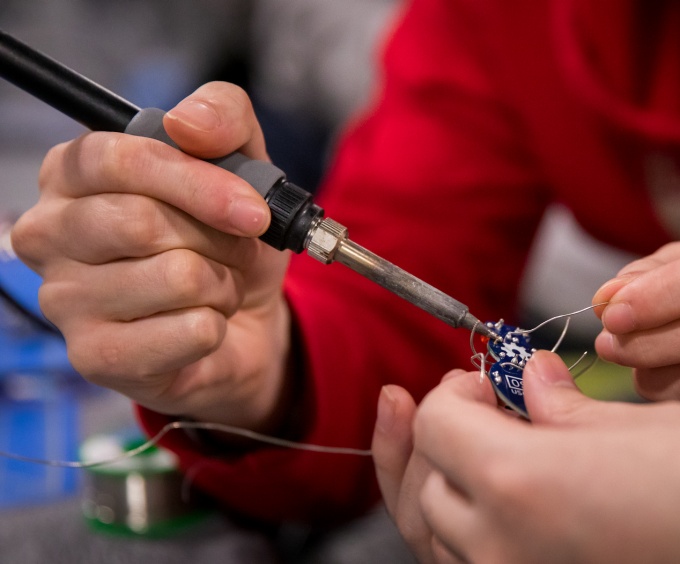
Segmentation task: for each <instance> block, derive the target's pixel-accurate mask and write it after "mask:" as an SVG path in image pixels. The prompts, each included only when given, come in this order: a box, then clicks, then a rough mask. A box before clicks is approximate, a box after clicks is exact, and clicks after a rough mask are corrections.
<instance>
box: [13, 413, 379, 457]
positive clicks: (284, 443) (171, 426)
mask: <svg viewBox="0 0 680 564" xmlns="http://www.w3.org/2000/svg"><path fill="white" fill-rule="evenodd" d="M175 429H203V430H206V431H218V432H221V433H229V434H232V435H239V436H242V437H246V438H249V439H253V440H256V441H260V442H263V443H269V444H272V445H276V446H281V447H286V448H294V449H298V450H307V451H312V452H321V453H329V454H350V455H355V456H372V455H373V453H372V451H371V450H362V449H356V448H346V447H329V446H321V445H313V444H308V443H297V442H294V441H289V440H286V439H280V438H278V437H271V436H269V435H263V434H262V433H256V432H255V431H251V430H249V429H243V428H241V427H234V426H232V425H224V424H222V423H204V422H200V421H171V422H170V423H167V424H166V425H164V426H163V428H162V429H161V430H160V431H158V433H156V434H155V435H154V436H153V437H151V438H150V439H149V440H148V441H146V442H145V443H143V444H141V445H139V446H138V447H136V448H133V449H130V450H128V451H126V452H125V453H124V454H121V455H120V456H116V457H113V458H109V459H106V460H97V461H92V462H76V461H69V460H45V459H42V458H33V457H30V456H23V455H21V454H14V453H10V452H2V451H0V456H2V457H5V458H10V459H12V460H19V461H21V462H30V463H33V464H42V465H44V466H55V467H59V468H96V467H98V466H107V465H109V464H115V463H116V462H120V461H122V460H127V459H128V458H132V457H133V456H137V455H138V454H142V453H143V452H145V451H147V450H148V449H150V448H151V447H152V446H155V445H156V444H157V443H158V442H159V441H160V440H161V439H162V438H163V437H164V436H165V435H167V434H168V433H169V432H170V431H173V430H175Z"/></svg>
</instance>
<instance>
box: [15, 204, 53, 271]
mask: <svg viewBox="0 0 680 564" xmlns="http://www.w3.org/2000/svg"><path fill="white" fill-rule="evenodd" d="M38 215H39V214H38V213H37V212H36V211H35V208H33V209H31V210H29V211H27V212H26V213H24V214H23V215H22V216H21V217H20V218H19V219H18V220H17V222H16V223H15V224H14V226H13V227H12V231H11V232H10V243H11V245H12V250H13V251H14V253H16V255H17V256H18V257H19V258H20V259H21V260H23V261H24V262H25V263H27V264H28V265H30V266H32V267H36V266H37V265H39V264H40V263H41V262H42V260H41V258H42V256H43V254H44V253H45V252H46V249H47V248H48V245H47V244H46V243H47V241H46V237H45V232H44V231H45V230H44V229H43V228H42V226H43V222H41V221H40V220H39V218H38Z"/></svg>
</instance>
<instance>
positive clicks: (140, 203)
mask: <svg viewBox="0 0 680 564" xmlns="http://www.w3.org/2000/svg"><path fill="white" fill-rule="evenodd" d="M126 204H127V205H126ZM115 208H116V213H115V215H114V217H116V218H118V219H117V221H118V225H119V227H118V230H119V237H120V244H121V245H122V246H123V248H125V249H129V250H135V251H136V253H147V252H148V253H153V252H154V251H157V250H160V249H159V243H160V241H161V239H162V236H163V231H164V230H163V226H162V215H161V214H160V213H159V209H158V206H157V205H156V204H155V203H154V202H153V201H152V200H150V199H148V198H145V197H135V196H133V197H132V198H131V199H126V200H125V201H119V202H118V203H117V204H115Z"/></svg>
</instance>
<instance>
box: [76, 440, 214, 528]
mask: <svg viewBox="0 0 680 564" xmlns="http://www.w3.org/2000/svg"><path fill="white" fill-rule="evenodd" d="M143 443H144V439H141V438H125V437H123V436H119V435H97V436H94V437H91V438H90V439H88V440H86V441H85V442H84V443H83V444H82V446H81V448H80V459H81V461H82V462H85V463H89V462H94V461H99V460H112V459H116V458H118V457H121V456H122V455H124V454H125V452H128V451H130V450H132V449H134V448H136V447H138V446H139V445H141V444H143ZM183 481H184V478H183V476H182V474H180V472H179V471H178V466H177V460H176V457H175V456H174V455H173V454H172V453H171V452H169V451H167V450H165V449H162V448H160V447H151V448H149V449H147V450H145V451H144V452H143V453H141V454H138V455H136V456H133V457H130V458H124V459H122V460H117V461H116V462H114V463H111V464H105V465H102V466H96V467H93V468H88V469H87V476H86V485H85V488H84V492H83V499H82V510H83V515H84V516H85V519H86V521H87V522H88V524H89V525H90V526H91V527H93V528H94V529H95V530H97V531H101V532H106V533H111V534H122V535H131V536H147V537H163V536H171V535H174V534H176V533H177V532H179V531H181V530H184V529H185V528H187V527H190V526H193V525H196V524H197V523H198V522H200V521H202V520H203V519H205V517H206V516H207V514H208V513H207V511H206V510H205V509H203V508H201V507H199V504H198V503H196V502H195V501H191V500H187V499H184V495H183ZM185 489H186V488H185Z"/></svg>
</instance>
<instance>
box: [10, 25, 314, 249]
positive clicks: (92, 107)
mask: <svg viewBox="0 0 680 564" xmlns="http://www.w3.org/2000/svg"><path fill="white" fill-rule="evenodd" d="M0 76H2V77H3V78H5V79H6V80H8V81H9V82H11V83H13V84H15V85H16V86H18V87H19V88H21V89H23V90H25V91H26V92H28V93H30V94H32V95H33V96H35V97H36V98H38V99H40V100H42V101H43V102H46V103H47V104H49V105H51V106H52V107H54V108H56V109H57V110H59V111H60V112H62V113H64V114H66V115H67V116H69V117H71V118H72V119H74V120H76V121H77V122H78V123H80V124H82V125H84V126H85V127H87V128H89V129H92V130H95V131H117V132H125V133H130V134H133V135H140V136H143V137H151V138H154V139H159V140H161V141H164V142H165V143H168V144H170V145H172V146H175V147H176V145H175V143H173V142H172V140H171V139H170V137H169V136H168V135H167V133H166V132H165V130H164V129H163V115H164V112H163V111H162V110H158V109H156V108H146V109H143V110H140V109H139V108H138V107H137V106H135V105H134V104H132V103H130V102H128V101H127V100H125V99H124V98H121V97H120V96H118V95H117V94H114V93H113V92H111V91H110V90H107V89H106V88H104V87H103V86H101V85H99V84H97V83H95V82H93V81H91V80H89V79H87V78H85V77H84V76H82V75H81V74H79V73H77V72H75V71H74V70H72V69H70V68H68V67H66V66H65V65H63V64H62V63H59V62H57V61H55V60H54V59H52V58H51V57H48V56H47V55H45V54H43V53H40V52H39V51H37V50H35V49H33V48H32V47H29V46H28V45H26V44H25V43H22V42H21V41H19V40H18V39H16V38H14V37H12V36H11V35H9V34H7V33H5V32H3V31H2V30H0ZM210 162H212V163H213V164H215V165H216V166H219V167H221V168H224V169H225V170H228V171H230V172H233V173H234V174H236V175H238V176H240V177H241V178H243V179H244V180H246V181H247V182H248V183H249V184H251V185H252V186H253V187H254V188H255V190H257V191H258V193H259V194H260V195H262V196H263V197H264V199H265V200H266V202H267V204H268V205H269V209H270V210H271V216H272V219H271V224H270V226H269V229H267V231H266V232H265V233H264V234H263V235H262V236H261V237H260V239H262V240H263V241H264V242H265V243H267V244H268V245H271V246H272V247H274V248H275V249H278V250H284V249H290V250H292V251H294V252H296V253H299V252H301V251H303V250H304V248H305V246H306V239H307V235H308V233H309V231H310V229H311V227H312V225H313V224H314V223H315V222H316V220H317V219H318V218H320V217H322V216H323V209H322V208H321V207H319V206H318V205H316V204H315V203H314V202H313V199H312V195H311V194H310V193H309V192H307V191H306V190H303V189H302V188H300V187H298V186H296V185H295V184H293V183H292V182H289V181H287V180H286V175H285V173H284V172H283V171H282V170H280V169H278V168H277V167H275V166H274V165H272V164H270V163H268V162H265V161H258V160H253V159H249V158H248V157H246V156H244V155H243V154H241V153H238V152H237V153H232V154H230V155H227V156H226V157H223V158H220V159H213V160H211V161H210Z"/></svg>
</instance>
